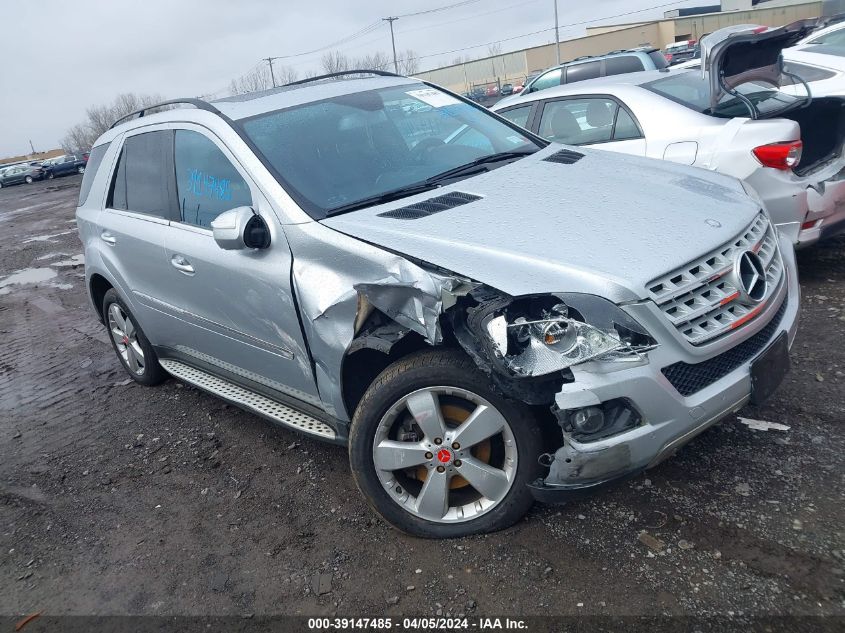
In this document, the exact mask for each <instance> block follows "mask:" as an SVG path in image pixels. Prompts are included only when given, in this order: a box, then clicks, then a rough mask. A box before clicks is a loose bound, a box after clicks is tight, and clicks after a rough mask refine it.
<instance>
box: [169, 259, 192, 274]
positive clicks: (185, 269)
mask: <svg viewBox="0 0 845 633" xmlns="http://www.w3.org/2000/svg"><path fill="white" fill-rule="evenodd" d="M170 265H171V266H173V268H175V269H176V270H178V271H179V272H180V273H183V274H185V275H193V274H194V272H196V271H195V270H194V267H193V266H191V262H189V261H188V260H187V259H185V256H184V255H174V256H173V257H171V258H170Z"/></svg>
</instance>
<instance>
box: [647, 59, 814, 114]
mask: <svg viewBox="0 0 845 633" xmlns="http://www.w3.org/2000/svg"><path fill="white" fill-rule="evenodd" d="M642 87H643V88H645V89H646V90H650V91H652V92H654V93H656V94H659V95H660V96H661V97H666V98H667V99H670V100H671V101H674V102H675V103H680V104H681V105H682V106H686V107H687V108H689V109H691V110H695V111H696V112H701V113H703V114H709V115H710V116H714V117H720V118H727V119H730V118H733V117H745V116H748V115H749V112H748V106H747V105H746V104H745V103H744V102H743V101H742V99H739V98H737V97H735V96H733V95H724V96H723V97H722V98H721V99H720V100H719V103H718V105H717V106H716V108H715V109H713V110H711V109H710V82H709V80H708V79H707V77H706V76H705V77H702V76H701V72H700V71H697V70H696V71H689V72H682V73H678V74H673V75H669V76H668V77H663V78H661V79H656V80H655V81H650V82H648V83H645V84H642ZM736 91H737V92H738V93H740V94H741V95H742V96H744V97H745V98H746V99H748V100H749V101H750V102H751V103H752V104H753V105H754V107H755V108H756V109H757V112H758V113H759V116H761V117H765V116H771V115H773V114H776V113H778V112H782V111H784V110H788V109H789V108H791V107H793V106H795V105H797V104H799V103H803V102H804V101H805V99H804V98H802V97H793V96H792V95H788V94H786V93H784V92H781V91H780V90H778V89H777V88H775V87H774V86H766V85H763V84H757V83H745V84H741V85H740V86H737V87H736Z"/></svg>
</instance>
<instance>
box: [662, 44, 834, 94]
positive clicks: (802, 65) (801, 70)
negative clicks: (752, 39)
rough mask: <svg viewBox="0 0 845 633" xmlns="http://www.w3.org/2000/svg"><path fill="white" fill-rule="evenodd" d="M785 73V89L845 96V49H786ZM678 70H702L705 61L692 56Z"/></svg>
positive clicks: (816, 47)
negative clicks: (702, 62) (808, 89)
mask: <svg viewBox="0 0 845 633" xmlns="http://www.w3.org/2000/svg"><path fill="white" fill-rule="evenodd" d="M783 60H784V64H783V69H784V71H785V72H784V74H782V75H781V78H780V87H781V90H782V91H783V92H787V93H789V94H791V95H794V96H798V97H803V96H805V95H806V94H807V90H806V88H805V86H804V83H806V84H807V87H809V88H810V94H811V95H812V96H813V97H835V96H840V97H841V96H845V48H843V47H839V46H824V45H819V46H815V45H812V46H805V47H792V48H785V49H784V50H783ZM674 68H675V69H682V68H689V69H692V70H696V69H697V70H700V69H701V60H700V59H692V60H689V61H687V62H683V63H681V64H678V65H677V66H675V67H674Z"/></svg>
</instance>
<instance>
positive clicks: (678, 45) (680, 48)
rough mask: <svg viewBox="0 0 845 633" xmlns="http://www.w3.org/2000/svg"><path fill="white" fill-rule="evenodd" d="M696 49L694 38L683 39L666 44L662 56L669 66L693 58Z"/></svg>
mask: <svg viewBox="0 0 845 633" xmlns="http://www.w3.org/2000/svg"><path fill="white" fill-rule="evenodd" d="M697 51H698V48H697V47H696V40H685V41H683V42H673V43H672V44H668V45H667V46H666V48H664V49H663V56H664V57H665V58H666V61H667V62H668V63H669V65H670V66H674V65H675V64H680V63H681V62H685V61H688V60H690V59H693V58H695V56H696V52H697Z"/></svg>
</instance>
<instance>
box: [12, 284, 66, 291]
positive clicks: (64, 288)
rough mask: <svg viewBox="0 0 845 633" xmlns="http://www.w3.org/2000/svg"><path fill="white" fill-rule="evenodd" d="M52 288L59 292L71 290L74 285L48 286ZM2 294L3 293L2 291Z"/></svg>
mask: <svg viewBox="0 0 845 633" xmlns="http://www.w3.org/2000/svg"><path fill="white" fill-rule="evenodd" d="M48 285H49V286H50V287H51V288H58V289H59V290H70V289H71V288H73V284H48ZM0 292H2V291H0Z"/></svg>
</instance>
